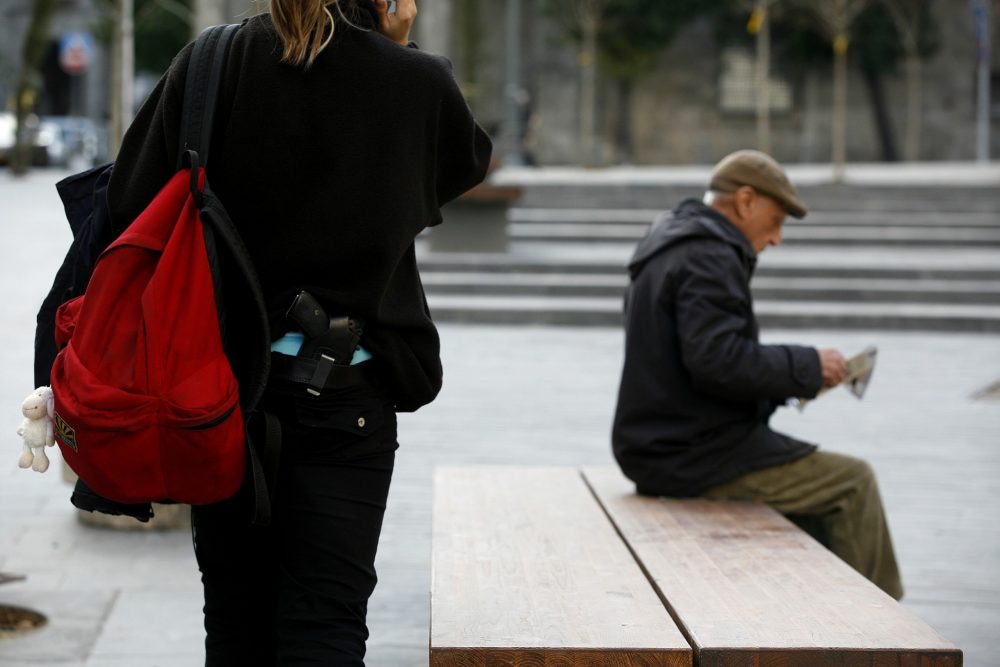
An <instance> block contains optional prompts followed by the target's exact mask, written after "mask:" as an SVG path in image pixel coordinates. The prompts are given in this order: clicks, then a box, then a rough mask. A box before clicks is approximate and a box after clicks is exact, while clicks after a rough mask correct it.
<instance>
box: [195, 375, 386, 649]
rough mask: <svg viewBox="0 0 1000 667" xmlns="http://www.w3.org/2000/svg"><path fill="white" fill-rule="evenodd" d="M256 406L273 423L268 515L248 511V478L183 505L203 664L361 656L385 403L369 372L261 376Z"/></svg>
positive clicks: (380, 492)
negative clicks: (357, 381) (334, 380)
mask: <svg viewBox="0 0 1000 667" xmlns="http://www.w3.org/2000/svg"><path fill="white" fill-rule="evenodd" d="M261 409H263V410H267V411H269V412H272V413H273V414H275V415H277V416H278V417H279V419H280V420H281V424H282V431H283V432H282V452H281V462H280V465H279V471H278V475H277V482H276V484H275V486H276V492H275V494H274V498H273V499H272V511H273V516H272V522H271V525H269V526H254V525H252V524H251V523H250V516H251V507H252V503H253V489H252V488H249V487H252V485H251V484H249V483H248V484H246V485H245V487H244V489H243V491H241V492H240V494H238V495H237V496H236V497H234V498H232V499H230V500H227V501H225V502H221V503H217V504H213V505H206V506H200V507H195V508H194V510H193V513H192V515H193V522H192V523H193V535H194V545H195V555H196V557H197V560H198V567H199V569H200V570H201V573H202V583H203V584H204V588H205V630H206V639H205V652H206V661H205V664H206V667H229V666H233V667H236V666H238V667H256V666H260V667H265V666H267V667H273V666H274V665H281V666H282V667H287V666H292V665H330V666H338V667H339V666H341V665H343V666H345V667H346V666H363V665H364V655H365V640H366V639H367V638H368V627H367V625H366V624H365V617H366V614H367V611H368V598H369V597H370V596H371V594H372V591H373V590H374V589H375V582H376V575H375V567H374V562H375V551H376V547H377V546H378V538H379V533H380V532H381V529H382V516H383V514H384V512H385V502H386V497H387V495H388V493H389V481H390V479H391V477H392V468H393V460H394V457H395V450H396V448H397V446H398V445H397V443H396V415H395V413H394V411H393V408H392V405H391V403H390V402H389V401H388V400H387V398H386V397H385V396H384V394H383V393H382V392H381V391H380V390H379V389H378V387H377V386H375V385H372V384H364V385H360V386H355V387H350V388H349V389H344V390H335V391H334V390H329V391H327V392H324V394H323V395H322V396H319V397H315V396H311V395H309V394H307V393H306V391H305V387H304V385H300V384H292V383H273V384H272V385H271V386H269V387H268V390H267V393H266V394H265V397H264V399H263V401H262V403H261Z"/></svg>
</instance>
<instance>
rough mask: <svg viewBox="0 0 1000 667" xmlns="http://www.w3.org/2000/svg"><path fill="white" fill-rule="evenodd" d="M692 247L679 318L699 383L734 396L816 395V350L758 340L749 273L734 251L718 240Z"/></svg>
mask: <svg viewBox="0 0 1000 667" xmlns="http://www.w3.org/2000/svg"><path fill="white" fill-rule="evenodd" d="M687 250H688V252H687V254H686V261H685V262H684V269H683V270H682V271H681V272H680V275H679V277H678V280H677V287H676V317H677V327H678V334H679V337H680V345H681V356H682V362H683V364H684V367H685V368H686V369H687V371H688V372H689V373H690V374H691V379H692V382H693V383H694V386H695V388H697V389H698V390H699V391H704V392H705V393H708V394H712V395H715V396H718V397H720V398H725V399H728V400H758V399H771V400H777V401H783V400H785V399H787V398H792V397H800V398H812V397H813V396H815V395H816V393H817V392H818V391H819V389H820V387H821V385H822V372H821V369H820V364H819V355H818V354H817V352H816V350H815V349H813V348H811V347H802V346H797V345H762V344H760V342H758V341H757V340H756V326H755V324H754V322H753V317H754V316H753V306H752V304H751V303H750V299H749V297H748V292H747V290H746V287H745V284H746V278H745V276H744V273H743V268H742V267H741V266H740V263H739V260H738V257H737V256H736V255H735V253H734V252H733V250H732V249H731V248H730V247H729V246H728V245H726V244H723V243H718V242H714V241H705V242H694V243H692V244H690V246H689V248H688V249H687ZM748 332H753V333H752V334H751V335H752V336H753V337H751V335H748Z"/></svg>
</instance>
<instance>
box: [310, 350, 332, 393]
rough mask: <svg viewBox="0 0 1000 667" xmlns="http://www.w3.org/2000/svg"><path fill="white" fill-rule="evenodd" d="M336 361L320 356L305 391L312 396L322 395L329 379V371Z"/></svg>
mask: <svg viewBox="0 0 1000 667" xmlns="http://www.w3.org/2000/svg"><path fill="white" fill-rule="evenodd" d="M336 363H337V360H336V359H335V358H334V357H331V356H330V355H328V354H320V355H319V360H318V361H317V362H316V370H315V371H314V372H313V376H312V379H311V380H309V386H307V387H306V391H307V392H309V393H310V394H312V395H313V396H319V395H320V394H322V393H323V388H324V387H326V381H327V380H328V379H329V378H330V371H332V370H333V366H334V364H336Z"/></svg>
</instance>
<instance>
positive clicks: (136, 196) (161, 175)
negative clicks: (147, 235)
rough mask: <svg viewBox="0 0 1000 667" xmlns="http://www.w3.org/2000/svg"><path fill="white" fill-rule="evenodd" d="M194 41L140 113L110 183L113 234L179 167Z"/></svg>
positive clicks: (116, 161)
mask: <svg viewBox="0 0 1000 667" xmlns="http://www.w3.org/2000/svg"><path fill="white" fill-rule="evenodd" d="M191 49H192V46H191V45H188V46H187V47H185V48H184V50H182V51H181V52H180V53H179V54H178V56H177V57H176V58H175V59H174V63H173V64H172V65H171V66H170V70H169V71H168V72H167V73H166V74H164V75H163V76H162V77H161V78H160V80H159V82H157V84H156V87H155V88H153V91H152V92H151V93H150V94H149V97H147V98H146V101H145V102H144V103H143V104H142V107H141V108H140V109H139V112H138V113H137V114H136V117H135V119H133V121H132V123H131V125H129V127H128V130H127V131H126V132H125V137H124V138H123V139H122V145H121V149H120V150H119V151H118V156H117V157H116V158H115V166H114V170H113V171H112V172H111V181H110V183H109V184H108V207H109V210H110V212H111V226H112V236H113V237H117V236H118V235H119V234H121V232H122V231H123V230H124V229H125V228H126V227H128V226H129V224H131V222H132V221H133V220H135V218H136V217H138V215H139V214H140V213H142V211H143V209H145V208H146V206H147V205H148V204H149V202H150V201H152V200H153V197H155V196H156V194H157V193H158V192H159V191H160V190H161V189H162V188H163V186H164V185H166V184H167V181H169V180H170V177H171V176H173V175H174V173H175V172H176V171H177V150H178V145H179V143H180V124H181V110H182V105H183V97H184V88H183V81H184V77H185V74H186V72H187V63H188V61H189V59H190V56H191Z"/></svg>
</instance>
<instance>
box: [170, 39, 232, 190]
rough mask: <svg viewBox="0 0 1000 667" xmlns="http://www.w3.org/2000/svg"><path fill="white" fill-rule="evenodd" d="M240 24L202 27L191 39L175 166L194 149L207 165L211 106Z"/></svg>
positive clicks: (213, 108)
mask: <svg viewBox="0 0 1000 667" xmlns="http://www.w3.org/2000/svg"><path fill="white" fill-rule="evenodd" d="M239 28H240V26H239V25H237V24H233V25H217V26H213V27H211V28H206V29H205V30H204V31H202V33H201V34H200V35H198V39H197V40H195V43H194V50H193V51H192V52H191V61H190V63H189V64H188V71H187V79H186V80H185V83H184V103H183V108H182V112H181V132H180V137H181V140H180V147H179V150H178V151H177V169H178V170H179V169H181V168H182V167H183V166H185V154H186V153H187V152H188V151H194V152H196V153H197V154H198V162H199V164H201V165H202V166H204V165H206V164H208V149H209V147H210V146H209V144H210V143H211V138H212V125H213V123H214V120H215V105H216V101H217V99H218V97H219V88H220V85H221V83H222V72H223V69H224V67H225V65H226V58H227V56H228V54H229V47H230V45H232V42H233V38H234V37H235V36H236V31H237V30H239Z"/></svg>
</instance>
